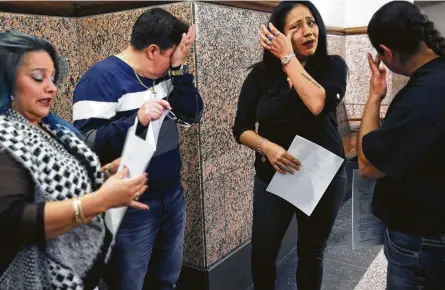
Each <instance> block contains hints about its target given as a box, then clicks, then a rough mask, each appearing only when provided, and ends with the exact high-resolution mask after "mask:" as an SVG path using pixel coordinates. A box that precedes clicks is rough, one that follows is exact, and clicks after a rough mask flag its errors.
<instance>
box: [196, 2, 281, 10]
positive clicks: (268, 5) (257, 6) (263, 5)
mask: <svg viewBox="0 0 445 290" xmlns="http://www.w3.org/2000/svg"><path fill="white" fill-rule="evenodd" d="M205 2H209V3H213V4H220V5H224V6H232V7H238V8H244V9H249V10H255V11H263V12H272V11H273V10H274V9H275V7H277V6H278V4H279V3H280V1H205Z"/></svg>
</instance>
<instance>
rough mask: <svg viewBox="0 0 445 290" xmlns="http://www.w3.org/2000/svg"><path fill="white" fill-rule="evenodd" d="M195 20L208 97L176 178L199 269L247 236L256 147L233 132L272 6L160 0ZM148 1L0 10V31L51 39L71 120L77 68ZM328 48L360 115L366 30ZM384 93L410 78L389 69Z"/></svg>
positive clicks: (199, 71) (61, 100)
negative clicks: (92, 10)
mask: <svg viewBox="0 0 445 290" xmlns="http://www.w3.org/2000/svg"><path fill="white" fill-rule="evenodd" d="M161 7H163V8H165V9H166V10H168V11H170V12H171V13H173V14H174V15H176V16H177V17H179V18H181V19H183V20H184V21H186V22H188V23H190V24H191V23H195V24H196V25H197V39H196V46H195V48H194V50H193V52H192V54H191V56H190V57H189V59H188V62H189V64H190V67H191V70H192V72H194V74H195V76H196V83H197V86H198V88H199V89H200V92H201V94H202V96H203V98H204V103H205V108H206V111H205V116H204V119H203V122H202V123H201V124H200V125H196V126H194V127H192V128H189V129H182V128H181V129H180V135H181V136H180V137H181V152H182V155H183V161H184V165H183V171H182V180H183V185H184V188H185V192H186V202H187V225H186V236H185V248H184V260H185V262H186V263H187V264H190V265H193V266H197V267H200V268H208V267H211V266H212V265H215V264H216V263H218V261H220V260H221V259H223V258H224V257H226V256H227V255H229V254H230V253H231V252H233V251H235V250H236V249H237V248H238V247H240V246H242V245H243V244H244V243H246V242H248V241H249V239H250V235H251V233H250V227H251V217H252V188H253V175H254V171H253V152H252V151H251V150H248V149H246V148H244V147H243V146H241V145H239V144H236V142H235V141H234V138H233V136H232V132H231V127H232V124H233V120H234V116H235V111H236V105H237V98H238V94H239V91H240V88H241V86H242V83H243V81H244V78H245V77H246V76H247V73H248V67H249V66H250V65H252V64H253V63H255V62H256V61H258V60H260V59H261V53H262V50H261V48H260V46H259V42H258V27H259V25H260V24H261V23H265V22H266V21H267V19H268V17H269V14H268V13H263V12H257V11H251V10H247V9H241V8H233V7H226V6H221V5H216V4H211V3H202V2H183V3H175V4H167V5H163V6H161ZM144 10H146V9H145V8H144V9H136V10H129V11H123V12H117V13H109V14H102V15H97V16H90V17H83V18H77V19H75V18H59V17H43V16H32V15H20V14H7V13H0V30H1V31H4V30H10V29H14V30H19V31H23V32H28V33H31V34H34V35H37V36H39V37H44V38H46V39H48V40H49V41H50V42H51V43H53V45H54V46H55V47H56V49H57V50H58V51H59V53H60V55H61V56H62V58H63V60H64V61H63V63H64V65H63V70H64V72H65V73H64V76H63V78H62V80H61V82H60V84H59V91H58V97H57V100H56V101H55V104H54V108H53V109H54V111H55V112H57V113H58V114H60V115H61V116H62V117H64V118H66V119H68V120H70V119H71V116H72V113H71V97H72V92H73V88H74V86H75V84H76V82H77V81H78V79H79V77H80V76H81V75H82V74H83V73H85V72H86V70H87V69H88V68H89V67H90V66H92V65H93V64H94V63H96V62H97V61H99V60H101V59H103V58H106V57H107V56H109V55H113V54H116V53H118V52H119V51H120V50H122V49H124V48H125V47H126V45H127V43H128V41H129V38H130V32H131V27H132V25H133V23H134V21H135V20H136V18H137V17H138V15H140V14H141V13H142V12H143V11H144ZM328 49H329V52H330V53H331V54H339V55H341V56H342V57H344V58H345V59H346V62H347V64H348V66H349V71H350V73H349V81H348V89H347V95H346V99H345V102H346V107H347V110H348V114H349V117H360V116H361V114H362V112H363V107H364V104H365V102H366V98H367V94H368V88H369V75H370V73H369V68H368V64H367V59H366V53H367V52H368V51H372V47H371V45H370V42H369V40H368V38H367V36H366V35H351V36H338V35H329V36H328ZM388 80H389V88H388V92H389V97H388V98H387V99H386V100H385V103H384V106H383V108H382V114H383V113H384V112H385V111H386V108H387V105H388V104H389V102H390V100H391V98H392V96H394V94H395V93H396V92H397V90H399V89H400V88H401V87H402V86H403V85H404V84H405V82H406V78H404V77H400V76H397V75H393V74H391V73H389V74H388Z"/></svg>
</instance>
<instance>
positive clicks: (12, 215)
mask: <svg viewBox="0 0 445 290" xmlns="http://www.w3.org/2000/svg"><path fill="white" fill-rule="evenodd" d="M59 77H60V71H59V67H58V57H57V54H56V51H55V50H54V48H53V46H52V45H51V44H49V43H48V42H46V41H44V40H41V39H38V38H36V37H34V36H31V35H28V34H23V33H16V32H5V33H0V237H1V239H0V288H1V289H24V290H27V289H76V290H81V289H94V288H95V287H96V286H97V285H98V283H99V280H100V278H101V276H102V269H103V266H104V263H105V261H106V259H107V256H108V254H109V253H110V250H109V249H110V245H111V239H112V238H111V234H110V233H109V232H108V231H107V229H106V227H105V224H104V218H103V216H102V213H104V212H105V211H106V210H107V209H109V208H113V207H118V206H123V205H127V206H131V207H136V208H139V209H142V210H143V209H147V207H146V206H145V205H144V204H141V203H138V202H136V201H135V200H134V199H136V198H137V197H138V196H139V194H140V193H141V192H144V191H145V190H146V181H147V179H146V176H145V175H141V176H139V177H135V178H129V179H127V178H125V176H126V175H127V170H126V169H123V170H121V171H119V172H118V173H117V174H115V175H113V176H112V177H110V178H109V179H108V180H107V181H106V182H105V183H104V180H103V174H102V173H101V172H100V163H99V159H98V157H97V156H96V155H95V154H94V152H93V151H91V149H90V148H89V147H88V146H87V145H86V144H85V143H84V142H83V140H82V137H80V133H79V132H78V131H77V130H76V129H75V128H74V127H73V126H71V125H70V124H69V123H68V122H66V121H64V120H62V119H61V118H59V117H57V116H55V115H53V114H51V113H50V106H51V104H52V102H53V100H54V98H55V97H56V93H57V87H56V85H55V84H56V83H57V80H58V78H59ZM116 163H117V162H115V163H113V164H111V165H110V166H109V169H110V171H111V172H112V173H114V171H115V169H116V166H117V164H116ZM113 168H114V169H113Z"/></svg>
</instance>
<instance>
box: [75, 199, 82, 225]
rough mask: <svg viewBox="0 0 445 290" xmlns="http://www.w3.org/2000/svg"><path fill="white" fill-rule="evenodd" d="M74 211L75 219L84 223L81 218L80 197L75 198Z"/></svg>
mask: <svg viewBox="0 0 445 290" xmlns="http://www.w3.org/2000/svg"><path fill="white" fill-rule="evenodd" d="M73 211H74V219H75V220H76V222H77V223H78V224H81V223H82V220H81V219H80V207H79V198H78V197H76V198H74V200H73Z"/></svg>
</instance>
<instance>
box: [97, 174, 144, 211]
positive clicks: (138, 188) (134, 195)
mask: <svg viewBox="0 0 445 290" xmlns="http://www.w3.org/2000/svg"><path fill="white" fill-rule="evenodd" d="M127 175H128V169H127V167H125V166H124V167H123V168H122V169H121V170H119V171H118V172H117V173H116V174H115V175H113V176H111V177H110V178H109V179H108V180H107V181H106V182H105V183H104V184H103V185H102V186H101V188H100V189H99V190H98V191H97V192H96V194H98V195H100V197H101V199H102V201H103V202H104V204H105V206H106V208H107V209H108V208H113V207H120V206H130V207H134V208H137V209H142V210H143V209H148V207H147V206H146V205H145V204H143V203H140V202H137V201H136V200H137V199H138V198H139V196H140V195H141V194H143V193H144V192H145V191H146V190H147V185H146V183H147V174H146V173H145V174H143V175H141V176H138V177H133V178H126V176H127Z"/></svg>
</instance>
